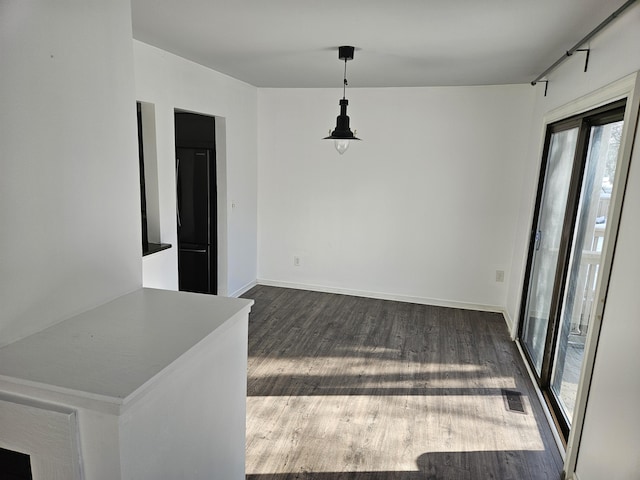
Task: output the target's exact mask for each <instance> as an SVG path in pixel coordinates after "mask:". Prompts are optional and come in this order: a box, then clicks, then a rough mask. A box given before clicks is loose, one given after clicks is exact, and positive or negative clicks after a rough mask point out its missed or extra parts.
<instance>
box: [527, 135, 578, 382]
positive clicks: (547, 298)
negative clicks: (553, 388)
mask: <svg viewBox="0 0 640 480" xmlns="http://www.w3.org/2000/svg"><path fill="white" fill-rule="evenodd" d="M578 130H579V128H578V127H577V126H571V125H569V126H568V128H566V129H564V130H559V129H558V131H552V132H551V134H550V135H549V144H548V146H547V148H546V150H547V152H548V154H547V159H546V171H545V176H544V183H543V185H542V192H541V201H540V206H539V209H538V215H537V217H538V219H537V222H536V225H535V228H534V231H533V239H534V245H533V252H532V262H533V265H532V269H531V278H530V288H529V294H528V296H527V304H526V313H525V315H524V319H523V320H524V321H523V326H522V332H521V340H522V342H523V344H524V345H525V348H526V351H527V352H528V353H529V356H530V358H531V363H532V364H533V367H534V370H535V371H536V373H537V374H538V375H540V373H541V369H542V360H543V356H544V351H545V343H546V338H547V329H548V326H549V314H550V311H551V300H552V298H551V297H552V296H553V286H554V279H555V276H556V270H557V268H558V252H559V249H560V241H561V238H562V227H563V222H564V213H565V210H566V206H567V196H568V194H569V185H570V183H571V182H570V180H571V171H572V167H573V160H574V156H575V151H576V144H577V141H578Z"/></svg>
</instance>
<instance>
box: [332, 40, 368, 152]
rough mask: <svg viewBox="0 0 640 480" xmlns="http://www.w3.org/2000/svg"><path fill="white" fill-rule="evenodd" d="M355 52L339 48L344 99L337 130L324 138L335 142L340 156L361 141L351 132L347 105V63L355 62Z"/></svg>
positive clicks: (337, 121)
mask: <svg viewBox="0 0 640 480" xmlns="http://www.w3.org/2000/svg"><path fill="white" fill-rule="evenodd" d="M354 51H355V47H350V46H342V47H339V48H338V58H339V59H340V60H344V81H343V84H342V99H341V100H340V102H339V105H340V115H338V117H337V119H336V128H335V129H334V130H333V131H331V130H329V136H328V137H324V139H325V140H333V141H334V145H335V147H336V150H337V151H338V153H340V155H342V154H343V153H344V152H345V151H346V150H347V148H349V144H350V143H351V140H360V139H359V138H358V137H356V136H355V133H354V132H352V131H351V128H350V127H349V116H348V115H347V105H349V100H347V97H346V93H347V84H348V82H347V62H348V61H349V60H353V53H354Z"/></svg>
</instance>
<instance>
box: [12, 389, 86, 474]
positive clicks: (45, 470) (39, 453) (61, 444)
mask: <svg viewBox="0 0 640 480" xmlns="http://www.w3.org/2000/svg"><path fill="white" fill-rule="evenodd" d="M0 432H2V436H1V437H0V447H2V448H6V449H9V450H13V451H16V452H20V453H25V454H27V455H29V456H30V461H31V470H32V474H33V478H34V479H35V480H82V479H83V478H84V469H83V465H82V456H81V454H80V442H79V436H78V421H77V417H76V411H75V410H73V409H71V408H66V407H63V406H60V405H54V404H49V403H45V402H41V401H38V400H33V399H29V398H23V397H18V396H14V395H9V394H5V393H0Z"/></svg>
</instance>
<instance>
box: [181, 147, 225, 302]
mask: <svg viewBox="0 0 640 480" xmlns="http://www.w3.org/2000/svg"><path fill="white" fill-rule="evenodd" d="M215 179H216V177H215V150H212V149H207V148H183V147H178V148H176V184H177V185H176V187H177V188H176V190H177V212H176V213H177V223H178V283H179V289H180V290H181V291H187V292H198V293H209V294H216V293H217V271H218V269H217V246H216V239H217V222H216V181H215Z"/></svg>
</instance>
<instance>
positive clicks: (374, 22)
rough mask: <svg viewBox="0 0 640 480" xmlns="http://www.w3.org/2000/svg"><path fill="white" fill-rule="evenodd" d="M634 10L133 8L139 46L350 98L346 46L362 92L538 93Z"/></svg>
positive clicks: (317, 3) (400, 4)
mask: <svg viewBox="0 0 640 480" xmlns="http://www.w3.org/2000/svg"><path fill="white" fill-rule="evenodd" d="M623 3H625V2H624V0H396V1H393V0H340V1H338V0H132V13H133V36H134V38H136V39H137V40H140V41H142V42H145V43H149V44H151V45H155V46H157V47H159V48H162V49H163V50H167V51H169V52H172V53H175V54H177V55H180V56H182V57H185V58H188V59H190V60H193V61H195V62H198V63H200V64H202V65H206V66H208V67H210V68H212V69H214V70H217V71H219V72H222V73H226V74H227V75H230V76H231V77H234V78H237V79H240V80H243V81H245V82H247V83H250V84H252V85H255V86H258V87H341V86H342V73H343V68H344V64H343V63H342V62H340V61H339V60H338V55H337V47H338V46H340V45H354V46H355V47H356V48H357V50H356V53H355V58H354V60H353V61H352V62H349V64H348V66H347V77H348V79H349V86H350V87H388V86H398V87H400V86H402V87H404V86H435V85H489V84H511V83H528V82H530V81H531V80H533V79H534V78H535V77H536V76H537V75H538V74H540V73H541V72H542V71H544V70H545V69H546V68H547V67H548V66H549V65H551V64H552V63H553V62H554V61H555V60H557V59H558V58H559V57H560V56H561V55H562V53H563V52H565V51H566V50H568V49H569V48H571V47H573V45H574V44H575V43H576V42H578V41H579V40H580V39H581V38H583V37H584V36H585V35H586V34H588V33H589V32H590V31H591V30H592V29H593V28H595V27H596V26H597V25H598V24H599V23H600V22H602V21H603V20H604V19H605V18H607V17H608V16H609V15H610V14H612V13H613V12H614V11H615V10H616V9H617V8H618V7H620V6H621V5H622V4H623ZM635 7H638V4H636V5H635V6H634V7H633V8H635Z"/></svg>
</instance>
